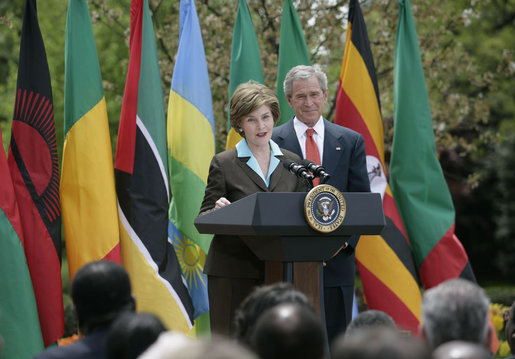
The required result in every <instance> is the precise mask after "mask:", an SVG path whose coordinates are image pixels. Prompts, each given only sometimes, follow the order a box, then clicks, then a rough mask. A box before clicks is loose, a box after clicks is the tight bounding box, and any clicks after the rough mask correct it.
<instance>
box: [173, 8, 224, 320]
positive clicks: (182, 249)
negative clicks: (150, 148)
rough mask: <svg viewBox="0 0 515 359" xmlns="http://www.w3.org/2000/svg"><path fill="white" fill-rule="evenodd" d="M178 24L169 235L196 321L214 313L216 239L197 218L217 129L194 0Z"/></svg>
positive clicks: (182, 13) (184, 11) (182, 10)
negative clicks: (211, 263)
mask: <svg viewBox="0 0 515 359" xmlns="http://www.w3.org/2000/svg"><path fill="white" fill-rule="evenodd" d="M179 25H180V33H179V48H178V50H177V58H176V62H175V67H174V70H173V76H172V84H171V88H170V99H169V102H168V134H167V135H168V150H169V153H170V157H169V163H170V184H171V189H172V202H171V205H170V213H169V218H170V226H169V233H168V235H169V237H170V239H171V240H172V242H173V244H174V247H175V250H176V253H177V257H178V258H179V263H180V264H181V268H182V272H183V274H184V276H185V278H186V281H187V284H188V288H189V292H190V295H191V298H192V301H193V306H194V308H195V312H194V317H195V318H197V317H198V316H200V315H201V314H203V313H205V312H206V311H208V310H209V303H208V298H207V278H206V276H205V274H204V273H203V269H204V263H205V258H206V253H207V251H208V250H209V245H210V243H211V239H212V236H211V235H205V234H199V233H198V231H197V229H196V228H195V226H194V225H193V220H194V219H195V217H196V216H197V215H198V212H199V209H200V204H201V203H202V199H203V197H204V191H205V188H206V183H207V175H208V170H209V163H210V162H211V158H212V157H213V155H214V153H215V131H214V126H215V125H214V115H213V105H212V102H211V88H210V85H209V76H208V72H207V63H206V55H205V53H204V45H203V43H202V34H201V31H200V24H199V21H198V15H197V10H196V9H195V2H194V1H193V0H182V1H181V4H180V20H179ZM202 329H205V328H202ZM202 329H201V330H202Z"/></svg>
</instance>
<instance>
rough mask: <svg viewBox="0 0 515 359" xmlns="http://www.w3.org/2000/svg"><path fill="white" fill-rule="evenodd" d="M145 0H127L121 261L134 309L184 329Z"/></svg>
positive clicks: (185, 308)
mask: <svg viewBox="0 0 515 359" xmlns="http://www.w3.org/2000/svg"><path fill="white" fill-rule="evenodd" d="M160 76H161V75H160V71H159V64H158V60H157V48H156V43H155V36H154V28H153V25H152V20H151V17H150V11H149V9H148V2H147V0H132V2H131V35H130V61H129V70H128V73H127V82H126V84H125V93H124V97H123V105H122V113H121V118H120V126H119V129H118V143H117V146H116V157H115V177H116V192H117V195H118V214H119V217H120V245H121V252H122V262H123V264H124V266H125V268H126V269H127V271H128V272H129V275H130V278H131V283H132V287H133V292H134V294H135V296H136V300H137V308H138V310H139V311H144V312H151V313H154V314H156V315H157V316H158V317H159V318H160V319H161V320H163V322H164V323H165V325H166V327H167V328H168V329H169V330H178V331H183V332H185V331H188V330H189V329H190V328H191V327H192V324H193V323H192V320H193V318H192V315H193V308H192V305H191V298H190V296H189V294H188V290H187V288H186V286H185V285H184V283H183V280H182V276H181V271H180V268H179V264H178V261H177V257H176V255H175V251H174V249H173V246H172V244H171V243H169V242H168V206H169V203H170V191H169V186H168V162H167V153H166V151H167V148H166V122H165V114H164V101H163V92H162V88H161V80H160V78H161V77H160Z"/></svg>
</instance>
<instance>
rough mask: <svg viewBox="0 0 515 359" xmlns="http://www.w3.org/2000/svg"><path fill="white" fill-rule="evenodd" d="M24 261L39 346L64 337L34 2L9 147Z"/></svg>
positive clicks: (28, 5) (44, 69) (50, 149)
mask: <svg viewBox="0 0 515 359" xmlns="http://www.w3.org/2000/svg"><path fill="white" fill-rule="evenodd" d="M8 165H9V170H10V172H11V177H12V183H13V185H14V191H15V193H16V198H17V201H18V206H19V211H20V217H21V218H23V222H22V231H23V241H24V250H25V257H26V258H27V264H28V267H29V271H30V275H31V279H32V285H33V287H34V294H35V296H36V302H37V306H38V314H39V323H40V325H41V332H42V334H43V341H44V344H45V346H48V345H49V344H51V343H53V342H55V341H56V340H57V339H59V338H61V336H62V335H63V333H64V309H63V290H62V283H61V206H60V204H59V162H58V158H57V145H56V137H55V124H54V109H53V104H52V88H51V85H50V72H49V70H48V63H47V59H46V52H45V46H44V44H43V37H42V36H41V31H40V30H39V24H38V18H37V9H36V1H35V0H27V1H26V2H25V10H24V14H23V26H22V34H21V41H20V61H19V65H18V82H17V86H16V99H15V104H14V115H13V123H12V132H11V143H10V145H9V158H8Z"/></svg>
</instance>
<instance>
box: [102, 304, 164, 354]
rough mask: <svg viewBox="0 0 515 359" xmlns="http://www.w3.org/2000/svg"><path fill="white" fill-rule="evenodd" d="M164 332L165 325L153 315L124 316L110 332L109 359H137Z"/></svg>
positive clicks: (107, 344) (134, 314) (107, 348)
mask: <svg viewBox="0 0 515 359" xmlns="http://www.w3.org/2000/svg"><path fill="white" fill-rule="evenodd" d="M164 331H166V328H165V326H164V324H163V323H162V322H161V320H159V318H158V317H156V316H155V315H153V314H149V313H138V314H136V313H125V314H122V315H121V316H120V317H119V318H118V319H116V320H115V321H114V323H113V325H112V326H111V329H110V330H109V334H108V336H107V339H106V355H107V359H136V358H137V357H138V356H139V355H140V354H141V353H143V352H144V351H145V350H146V349H147V348H148V347H149V346H150V345H151V344H152V343H154V342H155V341H156V340H157V338H158V337H159V334H161V333H162V332H164Z"/></svg>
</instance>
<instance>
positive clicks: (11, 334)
mask: <svg viewBox="0 0 515 359" xmlns="http://www.w3.org/2000/svg"><path fill="white" fill-rule="evenodd" d="M10 174H11V172H10V171H9V167H8V166H7V159H6V158H5V152H4V146H3V142H2V131H1V130H0V287H1V288H3V290H2V291H1V292H0V335H1V336H2V337H3V339H4V348H3V350H2V353H1V354H3V356H2V358H4V359H23V358H32V357H33V356H34V355H36V354H37V353H39V352H40V351H42V350H43V349H44V346H43V337H42V336H41V329H40V327H39V318H38V309H37V306H36V297H35V296H34V289H33V287H32V282H31V280H30V273H29V268H28V266H27V260H26V259H25V253H24V251H23V231H22V229H21V218H20V213H19V211H18V202H17V201H16V197H15V195H14V188H13V184H12V180H11V175H10Z"/></svg>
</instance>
